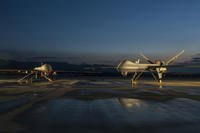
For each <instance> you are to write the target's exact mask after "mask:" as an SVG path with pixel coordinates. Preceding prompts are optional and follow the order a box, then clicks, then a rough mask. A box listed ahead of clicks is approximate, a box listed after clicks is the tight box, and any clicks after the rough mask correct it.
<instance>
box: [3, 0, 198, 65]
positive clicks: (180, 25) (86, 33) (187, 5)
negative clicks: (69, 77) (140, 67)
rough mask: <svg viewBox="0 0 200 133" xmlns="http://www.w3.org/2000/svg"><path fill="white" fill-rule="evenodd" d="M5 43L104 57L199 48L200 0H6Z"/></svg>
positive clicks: (12, 49)
mask: <svg viewBox="0 0 200 133" xmlns="http://www.w3.org/2000/svg"><path fill="white" fill-rule="evenodd" d="M0 46H1V47H0V50H1V51H3V53H4V54H5V53H6V52H8V53H9V54H12V53H17V54H19V55H23V53H24V54H25V55H28V54H29V53H35V55H37V54H38V55H42V56H49V54H55V55H59V56H77V57H78V56H80V57H81V56H83V55H85V56H87V57H85V58H88V59H89V58H93V57H94V56H98V58H99V59H100V58H102V59H101V60H102V61H103V60H104V59H105V55H107V56H109V55H112V56H113V55H114V56H115V57H114V58H118V55H119V56H121V55H131V54H132V55H134V54H135V53H138V52H144V53H147V54H153V53H158V54H164V55H167V54H171V53H174V52H177V51H178V50H181V49H185V50H186V51H187V52H188V53H198V52H199V50H200V1H198V0H187V1H186V0H42V1H38V0H32V1H31V0H4V1H3V0H1V1H0ZM25 51H27V52H25ZM41 53H43V54H41ZM17 54H16V55H15V54H14V55H15V56H17ZM32 55H34V54H32ZM35 55H34V56H35ZM107 56H106V57H107Z"/></svg>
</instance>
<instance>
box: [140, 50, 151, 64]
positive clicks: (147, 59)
mask: <svg viewBox="0 0 200 133" xmlns="http://www.w3.org/2000/svg"><path fill="white" fill-rule="evenodd" d="M140 56H142V57H143V58H144V59H145V60H146V61H147V62H149V63H150V64H154V62H153V61H151V60H150V59H149V58H148V57H146V56H145V55H144V54H142V53H141V54H140Z"/></svg>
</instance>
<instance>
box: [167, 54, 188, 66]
mask: <svg viewBox="0 0 200 133" xmlns="http://www.w3.org/2000/svg"><path fill="white" fill-rule="evenodd" d="M183 53H184V50H182V51H181V52H180V53H178V54H177V55H175V56H174V57H172V58H171V59H169V60H168V61H167V62H166V64H165V65H169V64H170V63H172V62H173V61H174V60H175V59H177V58H178V57H179V56H180V55H182V54H183Z"/></svg>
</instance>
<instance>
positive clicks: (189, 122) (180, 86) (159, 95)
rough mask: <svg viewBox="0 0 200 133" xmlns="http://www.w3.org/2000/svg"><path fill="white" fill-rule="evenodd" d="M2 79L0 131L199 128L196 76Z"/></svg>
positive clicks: (194, 132)
mask: <svg viewBox="0 0 200 133" xmlns="http://www.w3.org/2000/svg"><path fill="white" fill-rule="evenodd" d="M1 83H2V84H1ZM191 83H192V84H191ZM190 84H191V85H190ZM0 85H1V88H0V97H1V98H0V131H1V132H30V133H35V132H50V133H51V132H52V133H53V132H69V133H72V132H73V133H76V132H77V133H78V132H82V133H86V132H87V133H88V132H89V133H90V132H91V133H100V132H105V133H114V132H115V133H116V132H117V133H118V132H119V133H120V132H126V133H129V132H136V133H141V132H148V133H154V132H155V133H160V132H162V133H169V132H172V133H177V132H182V133H191V132H192V133H199V132H200V127H199V125H200V83H199V81H195V82H194V81H187V82H186V81H184V82H181V81H167V82H165V84H163V86H162V87H160V86H159V85H158V84H156V83H154V82H151V81H140V82H139V83H138V84H137V85H135V86H131V85H130V81H129V80H125V79H111V78H105V79H104V78H99V79H95V80H94V79H63V80H57V81H55V82H51V83H47V82H41V83H33V84H26V85H20V84H13V83H10V82H9V83H6V84H5V82H0Z"/></svg>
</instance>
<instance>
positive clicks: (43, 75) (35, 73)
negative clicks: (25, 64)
mask: <svg viewBox="0 0 200 133" xmlns="http://www.w3.org/2000/svg"><path fill="white" fill-rule="evenodd" d="M38 77H40V78H45V79H46V80H48V81H53V80H52V79H51V78H50V77H49V75H47V74H46V73H44V72H41V73H40V76H39V75H38V71H32V72H31V73H30V74H28V75H26V76H24V77H23V78H21V79H19V80H18V82H19V83H32V82H33V81H34V80H36V79H38Z"/></svg>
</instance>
